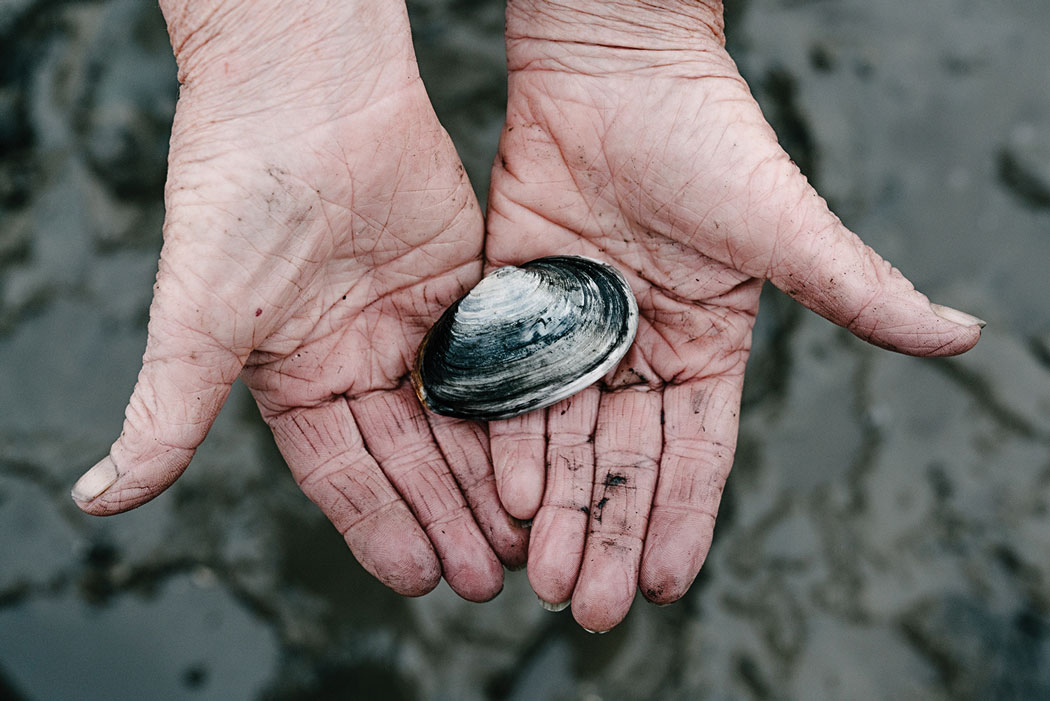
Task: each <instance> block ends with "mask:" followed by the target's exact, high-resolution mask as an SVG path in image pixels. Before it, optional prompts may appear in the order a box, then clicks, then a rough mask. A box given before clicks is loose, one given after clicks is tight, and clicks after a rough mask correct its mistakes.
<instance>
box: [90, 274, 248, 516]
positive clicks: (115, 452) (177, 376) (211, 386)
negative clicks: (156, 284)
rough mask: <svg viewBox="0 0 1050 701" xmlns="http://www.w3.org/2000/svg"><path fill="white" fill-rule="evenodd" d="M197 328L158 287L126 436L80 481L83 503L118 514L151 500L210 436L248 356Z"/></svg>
mask: <svg viewBox="0 0 1050 701" xmlns="http://www.w3.org/2000/svg"><path fill="white" fill-rule="evenodd" d="M168 299H169V301H170V297H169V298H168ZM195 328H197V327H196V326H194V325H191V324H190V323H187V322H183V321H180V320H178V319H176V318H174V314H173V313H172V312H171V311H170V308H169V305H168V304H166V303H165V301H164V298H163V297H161V292H160V291H159V290H158V292H157V297H156V298H155V299H154V302H153V306H152V307H151V309H150V323H149V338H148V340H147V343H146V352H145V354H144V355H143V358H142V369H141V370H140V371H139V376H138V381H137V382H136V384H135V389H134V391H133V392H132V395H131V399H130V401H129V403H128V407H127V409H126V410H125V412H124V426H123V430H122V431H121V434H120V437H119V438H118V439H117V441H116V442H115V443H114V444H113V445H112V446H111V447H110V450H109V454H108V455H107V456H106V457H105V458H103V459H102V460H101V461H99V462H98V463H97V464H96V465H95V466H94V467H92V468H91V469H90V470H88V471H87V472H86V473H85V474H84V475H83V476H82V477H81V478H80V479H79V480H78V481H77V483H76V484H75V485H74V486H73V491H72V496H73V500H74V501H75V502H76V504H77V506H79V507H80V508H81V509H83V510H84V511H86V512H88V513H92V514H97V515H107V514H115V513H119V512H121V511H127V510H128V509H133V508H135V507H136V506H139V505H140V504H143V503H145V502H147V501H149V500H150V499H152V498H153V497H155V496H157V495H158V494H160V493H161V492H163V491H164V490H165V489H167V488H168V487H169V486H170V485H171V483H172V482H174V481H175V480H176V479H177V478H178V477H179V475H181V474H182V472H183V470H185V469H186V466H187V465H188V464H189V462H190V459H191V458H192V457H193V454H194V453H195V452H196V450H197V446H199V445H200V444H201V441H203V440H204V437H205V435H207V433H208V429H210V428H211V425H212V423H213V422H214V421H215V417H216V416H217V415H218V413H219V410H220V409H221V408H222V405H223V403H224V402H225V401H226V397H227V396H229V393H230V387H231V386H232V384H233V381H234V380H235V379H237V375H238V374H239V373H240V371H241V368H242V367H243V365H244V362H243V359H242V358H239V357H237V356H236V355H235V354H234V353H233V352H231V351H229V350H227V349H226V348H224V347H222V346H221V345H220V344H218V343H217V342H216V341H215V340H214V339H212V338H211V337H210V336H209V335H207V334H206V333H204V332H202V331H197V330H194V329H195Z"/></svg>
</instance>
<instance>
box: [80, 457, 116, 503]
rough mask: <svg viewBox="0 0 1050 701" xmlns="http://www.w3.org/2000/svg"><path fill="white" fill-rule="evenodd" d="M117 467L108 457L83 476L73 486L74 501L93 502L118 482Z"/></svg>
mask: <svg viewBox="0 0 1050 701" xmlns="http://www.w3.org/2000/svg"><path fill="white" fill-rule="evenodd" d="M117 477H118V475H117V466H116V465H114V464H113V461H112V460H111V459H110V458H109V456H108V455H107V456H106V457H104V458H102V459H101V460H99V461H98V463H97V464H96V465H95V466H94V467H92V468H91V469H90V470H88V471H87V472H85V473H84V474H83V475H81V477H80V479H78V480H77V483H76V484H74V485H73V491H72V495H73V499H75V500H76V501H91V500H92V499H95V498H96V497H98V496H99V495H100V494H102V493H103V492H104V491H106V490H107V489H109V488H110V487H112V486H113V483H114V482H116V481H117Z"/></svg>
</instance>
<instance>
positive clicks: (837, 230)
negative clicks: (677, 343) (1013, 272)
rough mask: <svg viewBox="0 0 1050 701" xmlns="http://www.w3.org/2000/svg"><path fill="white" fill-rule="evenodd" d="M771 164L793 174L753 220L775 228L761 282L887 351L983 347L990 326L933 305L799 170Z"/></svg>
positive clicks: (766, 235)
mask: <svg viewBox="0 0 1050 701" xmlns="http://www.w3.org/2000/svg"><path fill="white" fill-rule="evenodd" d="M767 163H768V165H767V167H768V168H770V169H775V168H778V167H779V168H781V169H785V170H786V172H785V173H784V174H783V177H779V178H772V180H774V181H776V182H777V184H778V187H777V191H776V194H775V195H770V196H769V197H768V198H767V199H766V201H765V202H764V204H763V205H762V207H761V208H760V209H761V210H762V211H759V212H755V213H753V216H751V217H750V219H749V221H750V222H754V226H756V227H759V228H761V227H769V228H768V229H767V230H766V231H762V232H760V233H761V234H763V235H762V236H761V237H760V238H763V239H765V240H767V241H769V242H770V244H769V245H770V246H771V248H770V250H769V251H768V255H769V257H768V259H767V260H769V265H768V268H767V269H766V270H765V271H762V272H760V273H759V274H758V276H760V277H761V276H762V275H765V276H766V277H768V279H769V280H771V281H772V282H773V284H775V285H776V286H777V287H779V288H780V289H782V290H784V291H785V292H786V293H787V294H789V295H790V296H792V297H794V298H795V299H797V300H798V301H799V302H801V303H802V304H804V305H805V306H806V307H808V308H810V309H812V310H813V311H815V312H817V313H818V314H820V315H821V316H823V317H825V318H827V319H829V320H831V321H833V322H834V323H836V324H838V325H840V326H843V327H845V328H847V329H849V330H850V331H851V332H852V333H853V334H855V335H856V336H858V337H859V338H862V339H863V340H865V341H868V342H869V343H872V344H874V345H877V346H880V347H882V348H888V349H890V350H894V351H898V352H901V353H907V354H909V355H920V356H945V355H956V354H958V353H962V352H963V351H966V350H968V349H970V348H971V347H972V346H973V345H974V344H975V343H977V341H978V339H979V338H980V334H981V326H983V323H984V322H982V321H980V320H979V319H977V318H975V317H972V316H970V315H968V314H964V313H962V312H959V311H956V310H954V309H950V308H948V307H943V306H940V305H936V304H931V303H930V300H929V299H928V298H927V297H926V296H925V295H923V294H922V293H921V292H918V291H917V290H916V289H915V288H914V286H913V285H912V284H911V283H910V282H909V281H908V280H907V278H905V277H904V275H903V274H901V272H900V271H899V270H897V269H896V268H894V267H893V266H892V265H890V264H889V263H888V262H886V261H885V260H883V259H882V257H880V256H879V255H878V254H877V253H876V252H875V251H873V250H872V249H871V248H870V247H868V246H867V245H865V244H864V242H863V241H861V240H860V238H858V237H857V236H856V234H854V233H853V232H851V231H850V230H849V229H847V228H846V227H845V226H844V225H843V223H842V222H841V221H839V219H838V217H836V216H835V215H834V214H832V213H831V211H830V210H829V209H828V206H827V203H826V202H825V201H824V200H823V199H822V198H821V197H820V196H819V195H818V194H817V193H816V191H815V190H813V188H812V187H810V186H809V184H808V183H807V182H806V180H805V178H804V177H803V176H802V174H801V173H799V172H798V169H797V168H796V167H795V166H794V164H790V163H789V162H787V161H786V159H784V160H783V161H769V162H767ZM756 177H761V176H756ZM745 272H746V271H745Z"/></svg>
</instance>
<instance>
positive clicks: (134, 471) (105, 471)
mask: <svg viewBox="0 0 1050 701" xmlns="http://www.w3.org/2000/svg"><path fill="white" fill-rule="evenodd" d="M113 450H114V451H116V452H118V453H121V452H122V451H121V450H120V446H119V444H117V445H115V446H114V448H113ZM195 452H196V451H195V450H193V449H189V448H167V449H165V450H164V451H163V452H162V453H160V454H159V455H155V456H153V457H151V458H150V459H148V460H145V461H143V462H141V463H138V464H135V465H132V466H130V467H126V468H118V467H117V460H114V458H113V453H112V452H111V453H110V455H107V456H106V457H104V458H102V460H100V461H98V462H97V463H96V464H95V465H94V466H92V467H91V468H90V469H89V470H88V471H87V472H85V473H84V474H83V475H81V477H80V479H78V480H77V481H76V483H75V484H74V485H73V488H72V490H71V491H70V496H71V497H72V498H73V503H75V504H76V505H77V507H78V508H79V509H80V510H81V511H83V512H84V513H87V514H91V515H93V516H110V515H113V514H118V513H122V512H124V511H130V510H131V509H134V508H136V507H138V506H141V505H142V504H145V503H146V502H148V501H150V500H151V499H153V498H155V497H157V496H158V495H160V493H161V492H163V491H164V490H166V489H167V488H168V487H170V486H171V485H172V483H173V482H175V480H176V479H178V478H179V476H180V475H181V474H182V473H183V472H184V471H185V469H186V466H187V465H189V463H190V460H191V459H192V458H193V454H194V453H195ZM121 462H126V458H125V459H124V460H122V461H121Z"/></svg>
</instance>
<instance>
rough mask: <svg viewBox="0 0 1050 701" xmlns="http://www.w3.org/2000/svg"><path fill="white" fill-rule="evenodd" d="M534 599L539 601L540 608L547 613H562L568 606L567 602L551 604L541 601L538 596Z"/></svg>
mask: <svg viewBox="0 0 1050 701" xmlns="http://www.w3.org/2000/svg"><path fill="white" fill-rule="evenodd" d="M536 598H537V599H538V600H539V602H540V606H542V607H543V608H545V609H546V610H548V611H564V610H565V608H566V607H567V606H568V605H569V601H562V602H561V603H557V604H552V603H551V602H549V601H544V600H543V599H540V597H538V596H537V597H536Z"/></svg>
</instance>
